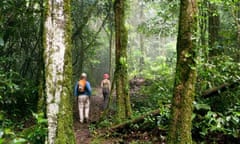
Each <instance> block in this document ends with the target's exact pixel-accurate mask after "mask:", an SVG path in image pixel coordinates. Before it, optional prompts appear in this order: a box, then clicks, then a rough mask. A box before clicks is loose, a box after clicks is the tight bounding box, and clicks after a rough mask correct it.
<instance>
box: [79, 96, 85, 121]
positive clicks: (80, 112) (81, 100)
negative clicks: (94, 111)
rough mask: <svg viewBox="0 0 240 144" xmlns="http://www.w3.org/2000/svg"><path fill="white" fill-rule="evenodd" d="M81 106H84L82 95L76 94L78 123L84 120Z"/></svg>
mask: <svg viewBox="0 0 240 144" xmlns="http://www.w3.org/2000/svg"><path fill="white" fill-rule="evenodd" d="M83 107H84V97H83V96H78V109H79V118H80V123H83V120H84V117H83Z"/></svg>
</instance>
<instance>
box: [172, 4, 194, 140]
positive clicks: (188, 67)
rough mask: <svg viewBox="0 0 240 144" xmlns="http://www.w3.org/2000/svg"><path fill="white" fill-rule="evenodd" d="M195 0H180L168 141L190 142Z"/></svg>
mask: <svg viewBox="0 0 240 144" xmlns="http://www.w3.org/2000/svg"><path fill="white" fill-rule="evenodd" d="M196 4H197V1H196V0H181V3H180V16H179V29H178V38H177V65H176V75H175V84H174V93H173V99H172V107H171V120H170V125H169V133H168V144H190V143H192V138H191V127H192V119H191V117H192V110H193V106H192V103H193V100H194V93H195V82H196V69H195V68H196V63H195V61H196V42H195V39H196V37H195V32H196V26H197V23H196V22H197V21H196V15H197V6H196Z"/></svg>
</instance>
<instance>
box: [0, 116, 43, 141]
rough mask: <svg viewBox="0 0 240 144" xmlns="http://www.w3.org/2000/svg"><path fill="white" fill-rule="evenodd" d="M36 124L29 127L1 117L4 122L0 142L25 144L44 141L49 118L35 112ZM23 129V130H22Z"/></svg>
mask: <svg viewBox="0 0 240 144" xmlns="http://www.w3.org/2000/svg"><path fill="white" fill-rule="evenodd" d="M33 116H34V118H35V120H36V124H35V125H33V126H31V127H29V128H24V127H19V125H21V126H22V124H21V123H20V124H19V123H17V124H16V123H14V122H13V121H11V120H9V119H0V121H1V122H2V125H1V129H0V143H10V144H25V143H33V144H34V143H44V142H45V137H46V135H47V119H45V118H44V115H43V114H42V113H41V114H33ZM21 130H23V131H22V132H21Z"/></svg>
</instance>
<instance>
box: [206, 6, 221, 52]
mask: <svg viewBox="0 0 240 144" xmlns="http://www.w3.org/2000/svg"><path fill="white" fill-rule="evenodd" d="M208 9H209V14H208V15H209V16H208V37H209V39H208V44H209V47H210V50H209V57H211V56H215V55H216V54H218V51H219V50H218V49H217V46H216V44H217V42H218V39H219V34H218V31H219V25H220V17H219V14H218V10H217V6H216V5H215V4H211V3H210V2H209V3H208Z"/></svg>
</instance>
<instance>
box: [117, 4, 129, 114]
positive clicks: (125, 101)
mask: <svg viewBox="0 0 240 144" xmlns="http://www.w3.org/2000/svg"><path fill="white" fill-rule="evenodd" d="M125 8H126V0H115V2H114V12H115V41H116V53H115V54H116V59H115V61H116V69H115V74H114V76H115V80H116V95H117V118H119V119H125V118H127V117H129V116H130V115H131V104H130V97H129V88H128V78H127V76H128V73H127V42H128V33H127V29H126V27H125Z"/></svg>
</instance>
